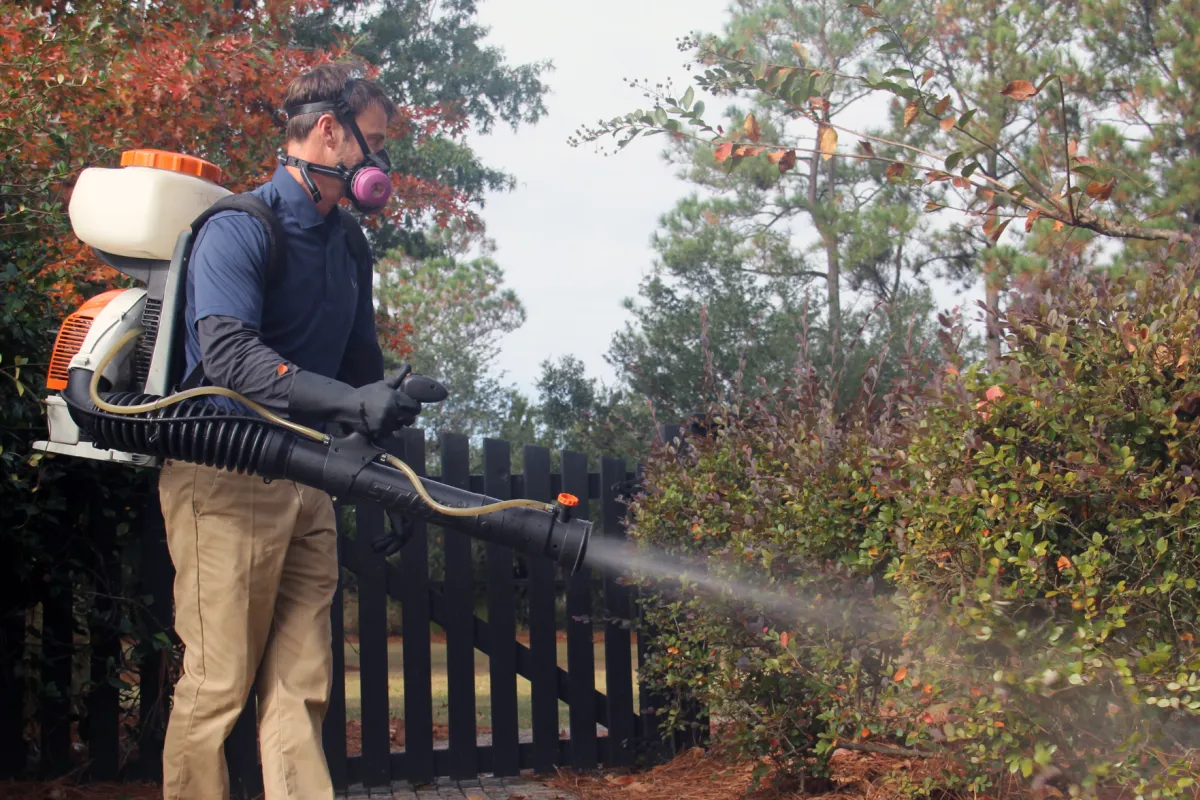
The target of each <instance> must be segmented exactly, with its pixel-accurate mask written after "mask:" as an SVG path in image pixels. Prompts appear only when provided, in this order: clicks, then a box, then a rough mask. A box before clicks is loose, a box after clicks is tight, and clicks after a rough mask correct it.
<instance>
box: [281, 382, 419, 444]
mask: <svg viewBox="0 0 1200 800" xmlns="http://www.w3.org/2000/svg"><path fill="white" fill-rule="evenodd" d="M408 373H409V371H408V370H402V371H401V372H399V373H397V374H396V375H394V376H392V377H391V378H389V379H388V380H384V381H376V382H375V383H369V384H367V385H366V386H361V387H359V388H357V389H356V388H354V387H352V386H350V385H348V384H345V383H342V382H341V381H335V380H333V379H331V378H326V377H324V376H323V375H318V374H316V373H315V372H308V371H306V370H300V371H297V372H296V373H295V374H294V376H293V377H292V388H291V392H290V394H289V395H288V413H289V414H297V413H298V414H301V415H304V416H309V417H315V418H316V419H319V420H322V421H325V422H337V423H341V424H343V425H346V426H347V427H349V428H351V429H353V430H355V431H358V432H360V433H363V434H366V435H367V436H370V437H371V438H378V437H381V436H387V435H389V434H391V433H393V432H395V431H396V430H399V429H400V428H402V427H404V426H405V425H411V424H413V423H414V422H415V421H416V419H417V415H418V414H420V413H421V404H420V403H419V402H417V401H416V400H414V399H413V398H411V397H409V396H408V395H407V394H405V393H404V392H402V391H400V388H399V387H400V384H401V382H402V381H403V380H404V378H405V377H407V375H408Z"/></svg>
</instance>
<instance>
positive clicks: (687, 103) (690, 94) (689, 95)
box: [682, 86, 696, 109]
mask: <svg viewBox="0 0 1200 800" xmlns="http://www.w3.org/2000/svg"><path fill="white" fill-rule="evenodd" d="M695 98H696V93H695V92H694V91H693V90H692V87H691V86H689V87H688V90H687V91H686V92H684V93H683V100H682V103H683V107H684V108H686V109H690V108H691V107H692V100H694V99H695Z"/></svg>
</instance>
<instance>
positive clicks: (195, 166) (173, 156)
mask: <svg viewBox="0 0 1200 800" xmlns="http://www.w3.org/2000/svg"><path fill="white" fill-rule="evenodd" d="M121 166H122V167H151V168H153V169H165V170H170V171H171V172H182V173H183V174H185V175H192V176H194V177H197V178H202V179H204V180H206V181H211V182H212V183H216V184H220V183H221V177H222V176H221V168H220V167H218V166H217V165H216V164H213V163H211V162H208V161H205V160H204V159H203V158H197V157H196V156H186V155H184V154H183V153H170V152H168V151H166V150H126V151H125V152H124V153H121Z"/></svg>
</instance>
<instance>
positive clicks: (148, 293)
mask: <svg viewBox="0 0 1200 800" xmlns="http://www.w3.org/2000/svg"><path fill="white" fill-rule="evenodd" d="M220 174H221V173H220V170H219V169H218V168H217V167H216V166H215V165H213V164H210V163H208V162H207V161H203V160H201V159H198V158H192V157H189V156H183V155H179V154H175V153H166V152H162V151H156V150H133V151H129V152H126V153H124V154H123V155H122V157H121V167H120V168H119V169H107V168H96V167H92V168H88V169H85V170H84V171H83V172H82V173H81V174H80V177H79V180H78V182H77V183H76V186H75V189H74V192H73V193H72V196H71V202H70V206H69V208H68V215H69V217H70V219H71V227H72V229H73V231H74V232H75V235H76V236H77V237H78V238H79V239H80V240H81V241H82V242H84V243H85V244H87V245H89V246H91V247H92V248H93V249H94V250H95V251H96V253H97V255H98V256H99V257H100V259H101V260H102V261H104V262H105V263H106V264H108V265H109V266H111V267H113V268H114V269H116V270H118V271H119V272H121V273H122V274H124V275H127V276H129V277H130V278H133V279H134V280H136V281H139V282H140V283H141V284H143V286H140V287H137V288H132V289H115V290H111V291H107V292H104V293H102V294H100V295H97V296H96V297H93V298H91V299H89V300H87V301H86V302H85V303H83V304H82V305H81V306H80V307H79V308H78V309H77V310H76V311H75V312H74V313H72V314H71V315H69V316H68V317H67V319H66V320H65V321H64V322H63V324H62V327H61V328H60V329H59V332H58V337H57V339H56V341H55V343H54V350H53V354H52V357H51V360H50V367H49V372H48V376H47V382H46V384H47V388H49V389H52V390H56V391H57V392H58V394H54V395H51V396H50V397H48V398H47V400H46V406H47V420H48V423H49V428H50V437H49V440H48V441H39V442H36V443H35V444H34V448H35V449H36V450H39V451H42V452H47V453H57V454H61V455H68V456H74V457H79V458H91V459H96V460H100V461H109V462H113V463H115V464H119V465H126V466H140V467H157V466H158V465H159V464H160V463H161V461H162V460H164V459H174V460H178V461H186V462H190V463H194V464H203V465H206V466H209V467H216V468H218V469H226V470H230V471H236V472H238V473H243V474H248V475H257V476H260V477H262V478H263V479H264V480H274V479H284V480H291V481H295V482H297V483H301V484H304V485H307V486H311V487H313V488H316V489H320V490H322V491H325V492H328V493H329V494H330V495H333V496H335V497H337V498H339V499H341V500H343V501H363V502H370V503H376V504H378V505H380V506H382V507H383V508H384V510H385V511H386V512H387V513H388V517H389V519H390V521H391V523H392V527H393V531H394V534H395V535H394V536H392V537H384V540H381V541H377V542H374V543H372V544H373V546H374V547H375V549H376V550H377V551H381V552H387V553H390V552H395V550H397V549H399V548H400V547H402V546H403V544H404V542H405V541H406V540H407V535H408V531H410V530H411V529H410V528H409V527H408V526H406V525H404V523H403V520H402V518H401V513H402V514H404V515H409V516H412V517H416V518H420V519H424V520H426V521H428V522H431V523H434V524H437V525H442V526H444V527H447V528H451V529H454V530H458V531H462V532H463V533H465V534H467V535H469V536H472V537H475V538H478V539H483V540H486V541H491V542H496V543H499V544H504V545H507V546H509V547H512V548H513V549H514V550H516V551H518V552H520V553H523V554H526V555H531V556H545V557H549V558H552V559H554V560H555V561H557V562H558V563H560V564H562V565H563V567H564V568H566V569H567V570H568V572H569V573H570V574H574V573H575V572H576V571H578V570H579V568H580V567H581V566H582V565H583V562H584V558H585V554H586V552H587V546H588V540H589V538H590V537H591V531H592V525H591V523H590V522H589V521H587V520H582V519H578V518H573V517H572V516H571V512H572V509H573V508H574V507H575V506H576V505H577V504H578V502H579V500H578V498H576V497H574V496H572V495H568V494H561V495H559V497H558V500H557V502H556V503H553V504H550V503H543V502H540V501H536V500H527V499H515V500H504V501H500V500H496V499H494V498H490V497H485V496H483V495H479V494H475V493H473V492H468V491H465V490H462V489H458V488H455V487H452V486H447V485H445V484H442V483H438V482H436V481H431V480H428V479H424V478H421V477H419V476H418V475H417V473H416V472H415V471H414V470H413V469H412V468H411V467H409V466H408V465H407V464H405V463H404V462H403V461H401V460H400V459H398V458H396V457H395V456H392V455H391V454H389V453H388V452H387V451H386V450H385V449H384V448H383V447H380V446H379V445H378V444H376V443H375V442H372V441H371V440H369V439H368V438H367V437H365V436H363V435H361V434H359V433H352V434H349V435H346V436H332V435H329V434H326V433H323V432H321V431H317V430H314V429H312V428H308V427H306V426H304V425H301V424H299V423H297V422H295V421H293V420H289V419H285V418H284V417H282V416H280V415H278V414H276V413H274V412H272V411H270V410H269V409H266V408H264V407H262V406H261V405H259V404H257V403H255V402H253V401H251V400H249V399H247V398H245V397H243V396H241V395H239V394H237V393H236V392H233V391H231V390H229V389H226V388H223V387H219V386H200V387H196V388H192V389H187V390H186V391H175V390H176V389H177V388H178V386H179V384H180V381H181V380H182V378H183V371H184V368H185V356H184V338H183V334H184V331H183V325H182V324H181V321H182V319H183V313H184V305H185V302H186V294H185V286H186V280H185V278H186V274H187V264H188V257H189V255H190V252H191V247H190V245H191V242H192V238H193V235H194V233H195V231H194V230H193V223H194V222H196V221H197V220H200V219H203V218H206V217H207V216H208V214H206V213H205V212H209V213H211V210H212V207H213V206H214V204H222V205H227V206H228V205H231V203H230V201H231V200H232V199H233V198H240V197H245V196H244V195H233V194H231V193H230V192H229V191H228V190H226V189H224V188H223V187H221V186H220V184H219V181H220ZM198 229H199V227H198V225H197V226H196V230H198ZM360 235H361V233H360ZM400 388H401V390H402V391H404V392H405V393H407V394H408V395H409V396H410V397H412V398H413V399H414V400H417V401H418V402H422V403H427V402H438V401H440V400H443V399H445V397H446V390H445V388H444V387H443V386H442V385H441V384H439V383H438V382H437V381H435V380H433V379H431V378H428V377H425V376H422V375H415V374H410V375H408V376H406V377H405V378H404V380H403V382H402V383H401V385H400ZM212 395H218V396H223V397H226V398H230V399H232V400H234V401H236V402H237V403H240V404H241V405H242V406H244V407H245V408H247V409H249V410H250V411H252V412H254V415H256V416H254V415H250V414H233V413H229V412H227V411H224V410H223V409H221V408H219V407H217V406H216V405H215V404H213V403H210V402H208V401H207V400H206V399H205V398H206V396H212Z"/></svg>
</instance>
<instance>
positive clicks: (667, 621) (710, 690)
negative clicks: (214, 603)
mask: <svg viewBox="0 0 1200 800" xmlns="http://www.w3.org/2000/svg"><path fill="white" fill-rule="evenodd" d="M1198 271H1200V261H1198V260H1197V258H1196V257H1195V256H1194V255H1192V256H1189V261H1188V262H1187V263H1186V264H1185V265H1183V266H1172V267H1161V268H1159V269H1158V270H1157V271H1155V272H1153V273H1151V274H1148V275H1144V276H1142V277H1140V278H1134V277H1123V278H1118V279H1108V278H1104V277H1092V276H1082V275H1073V274H1067V273H1055V274H1046V275H1042V276H1037V277H1033V278H1029V279H1027V281H1026V283H1025V284H1024V285H1022V286H1021V287H1020V288H1019V290H1018V291H1017V292H1016V294H1015V296H1014V297H1013V298H1012V300H1011V302H1010V303H1009V311H1008V313H1007V315H1006V317H1005V318H1003V319H1001V320H999V322H1000V324H1001V325H1002V327H1003V331H1004V336H1005V342H1006V345H1007V352H1006V355H1005V357H1004V358H1003V360H1002V363H1001V364H1000V366H999V367H998V368H997V369H996V370H995V371H994V372H992V373H990V374H989V373H988V372H987V371H986V369H985V368H984V367H983V366H982V365H979V364H968V363H966V362H965V360H964V359H963V358H962V357H961V356H960V355H959V354H958V342H960V341H961V339H962V328H961V326H959V325H957V323H956V321H955V320H953V319H943V321H942V322H943V331H942V334H941V336H940V339H941V342H942V352H941V353H940V354H939V355H938V356H937V357H936V358H935V357H931V356H913V357H910V358H909V360H908V364H909V372H908V378H907V380H906V381H905V382H902V383H900V384H898V385H896V386H895V387H894V388H893V389H892V390H890V391H889V393H888V394H887V395H886V396H884V397H874V396H872V393H871V392H870V391H869V390H868V391H866V392H864V394H863V397H862V398H860V400H859V402H856V403H854V404H852V405H851V406H850V407H849V408H848V410H846V411H844V412H839V413H837V414H835V413H834V411H833V410H832V409H833V408H835V407H836V406H835V404H834V403H833V401H832V399H831V398H830V397H828V396H827V395H825V394H824V393H822V392H821V391H820V389H819V386H818V384H817V382H816V381H815V379H814V378H813V377H812V376H811V375H802V376H799V377H798V378H797V380H796V381H795V382H794V383H793V385H792V386H789V387H788V388H787V389H786V390H785V391H783V392H780V393H776V394H774V395H772V396H771V397H769V398H767V399H765V400H762V401H758V402H755V403H753V404H745V405H744V406H742V407H739V408H734V409H723V410H720V411H717V412H714V421H716V422H718V423H719V424H718V425H717V426H716V427H717V431H718V432H717V434H716V435H715V436H712V437H710V438H705V439H696V438H689V439H688V441H687V442H686V443H685V444H684V446H682V447H680V448H671V449H661V450H660V451H659V452H658V453H656V454H655V456H654V457H653V458H652V459H651V461H650V463H649V464H648V468H647V473H646V483H645V492H644V494H642V495H641V496H640V497H639V498H638V499H637V500H636V501H635V502H634V503H633V505H632V507H631V509H630V519H631V528H630V535H631V537H632V538H633V539H634V540H635V541H637V542H639V543H643V544H646V545H653V546H655V547H658V548H662V549H664V550H666V551H668V552H669V553H672V554H677V555H680V556H688V557H695V556H700V557H702V558H703V561H704V565H705V567H706V569H707V570H708V573H709V574H710V575H711V576H713V578H714V579H718V578H726V579H729V580H730V581H731V582H734V583H731V584H730V586H729V587H727V588H726V590H725V591H724V592H722V593H721V594H720V595H719V596H714V595H712V594H711V593H704V592H697V591H691V590H689V591H685V592H677V591H673V590H672V587H671V586H670V584H667V583H661V584H660V583H657V582H655V581H652V580H651V579H649V578H643V582H644V583H645V591H646V593H647V594H649V595H650V596H651V597H653V598H655V599H656V600H657V602H656V603H654V605H653V606H652V608H651V609H650V610H648V612H647V616H648V621H649V622H651V623H653V624H654V625H656V626H657V627H658V628H660V629H661V630H663V631H664V632H665V633H664V635H663V636H662V637H661V638H659V639H658V640H656V641H655V642H654V645H653V648H652V650H651V652H650V659H649V663H648V665H647V670H646V672H647V676H648V677H649V678H650V679H651V680H652V681H654V682H655V683H656V684H657V685H658V686H659V687H660V689H661V690H662V691H664V692H665V693H666V694H667V695H668V697H669V698H670V701H671V702H670V705H669V709H668V711H669V713H668V714H667V716H666V718H665V719H664V724H665V726H666V727H667V728H668V729H671V728H674V727H677V726H679V725H682V724H683V717H682V715H679V714H678V711H679V710H680V708H681V707H682V706H683V704H684V703H685V702H687V700H688V698H689V697H690V696H693V695H699V697H700V699H701V700H702V701H703V702H704V703H706V704H707V705H708V707H709V708H710V710H711V713H712V715H713V717H714V719H715V720H716V721H717V722H718V723H719V724H721V725H722V726H723V727H722V730H723V731H724V733H725V735H726V737H727V741H728V742H730V743H731V744H732V745H733V746H734V747H735V748H737V749H738V750H739V751H740V752H742V753H743V754H745V755H748V756H756V757H759V756H766V757H768V761H769V762H773V764H774V765H775V766H776V767H777V768H779V769H780V770H781V771H782V772H784V773H787V774H793V775H797V774H798V775H816V776H819V775H822V774H825V771H826V769H827V763H828V758H829V756H830V755H831V753H832V752H833V751H834V750H836V749H837V748H850V749H871V750H876V751H881V752H903V753H907V754H908V755H910V756H916V755H918V754H919V755H926V754H928V755H930V756H937V757H939V758H944V759H945V761H946V764H947V768H946V770H945V775H944V776H943V777H942V778H941V779H940V780H939V781H938V788H939V789H961V790H964V791H968V790H975V791H985V790H992V789H995V787H996V786H997V785H998V782H999V781H1001V780H1004V779H1005V776H1011V777H1009V778H1007V779H1008V780H1024V781H1029V782H1032V783H1033V784H1035V785H1036V786H1039V787H1041V786H1046V785H1050V786H1053V785H1054V784H1058V785H1059V786H1060V787H1063V788H1066V787H1070V788H1071V790H1072V792H1081V793H1084V794H1090V793H1091V792H1093V791H1095V790H1096V789H1097V787H1100V786H1103V785H1112V784H1120V785H1125V786H1128V787H1130V788H1133V789H1136V794H1137V795H1138V796H1139V797H1161V796H1172V795H1175V794H1178V793H1180V792H1183V791H1185V790H1189V788H1190V787H1193V786H1194V783H1193V780H1194V779H1193V772H1194V769H1193V767H1192V766H1190V756H1191V750H1190V748H1191V747H1192V746H1194V745H1195V744H1196V743H1197V741H1198V739H1197V736H1196V734H1197V731H1198V729H1197V726H1196V711H1197V710H1198V709H1200V657H1198V656H1197V652H1196V641H1195V638H1196V627H1197V592H1196V583H1197V578H1198V569H1197V557H1198V555H1200V544H1198V540H1197V538H1196V536H1195V531H1196V530H1197V524H1198V523H1200V509H1198V508H1197V505H1196V495H1197V485H1196V479H1197V475H1196V473H1195V470H1196V469H1197V468H1198V467H1197V459H1198V452H1197V450H1198V439H1197V433H1198V431H1200V423H1198V422H1197V421H1196V416H1197V414H1198V413H1200V375H1198V374H1197V373H1196V370H1195V366H1194V364H1193V361H1192V359H1193V352H1192V349H1193V340H1194V339H1195V337H1196V335H1197V334H1198V333H1200V288H1198V281H1197V279H1198V277H1200V272H1198ZM868 389H869V387H868ZM756 587H757V588H766V589H768V590H769V591H770V592H772V593H773V594H774V595H775V596H777V597H779V598H786V601H784V600H781V601H780V602H778V603H774V604H772V603H769V602H767V598H765V597H763V596H759V595H755V594H753V590H754V589H755V588H756ZM785 602H786V604H787V605H786V606H785V605H784V603H785ZM764 769H765V767H764ZM931 788H932V786H931V785H930V784H928V782H927V784H926V785H924V786H916V787H913V789H914V791H916V792H927V791H928V790H930V789H931Z"/></svg>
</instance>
